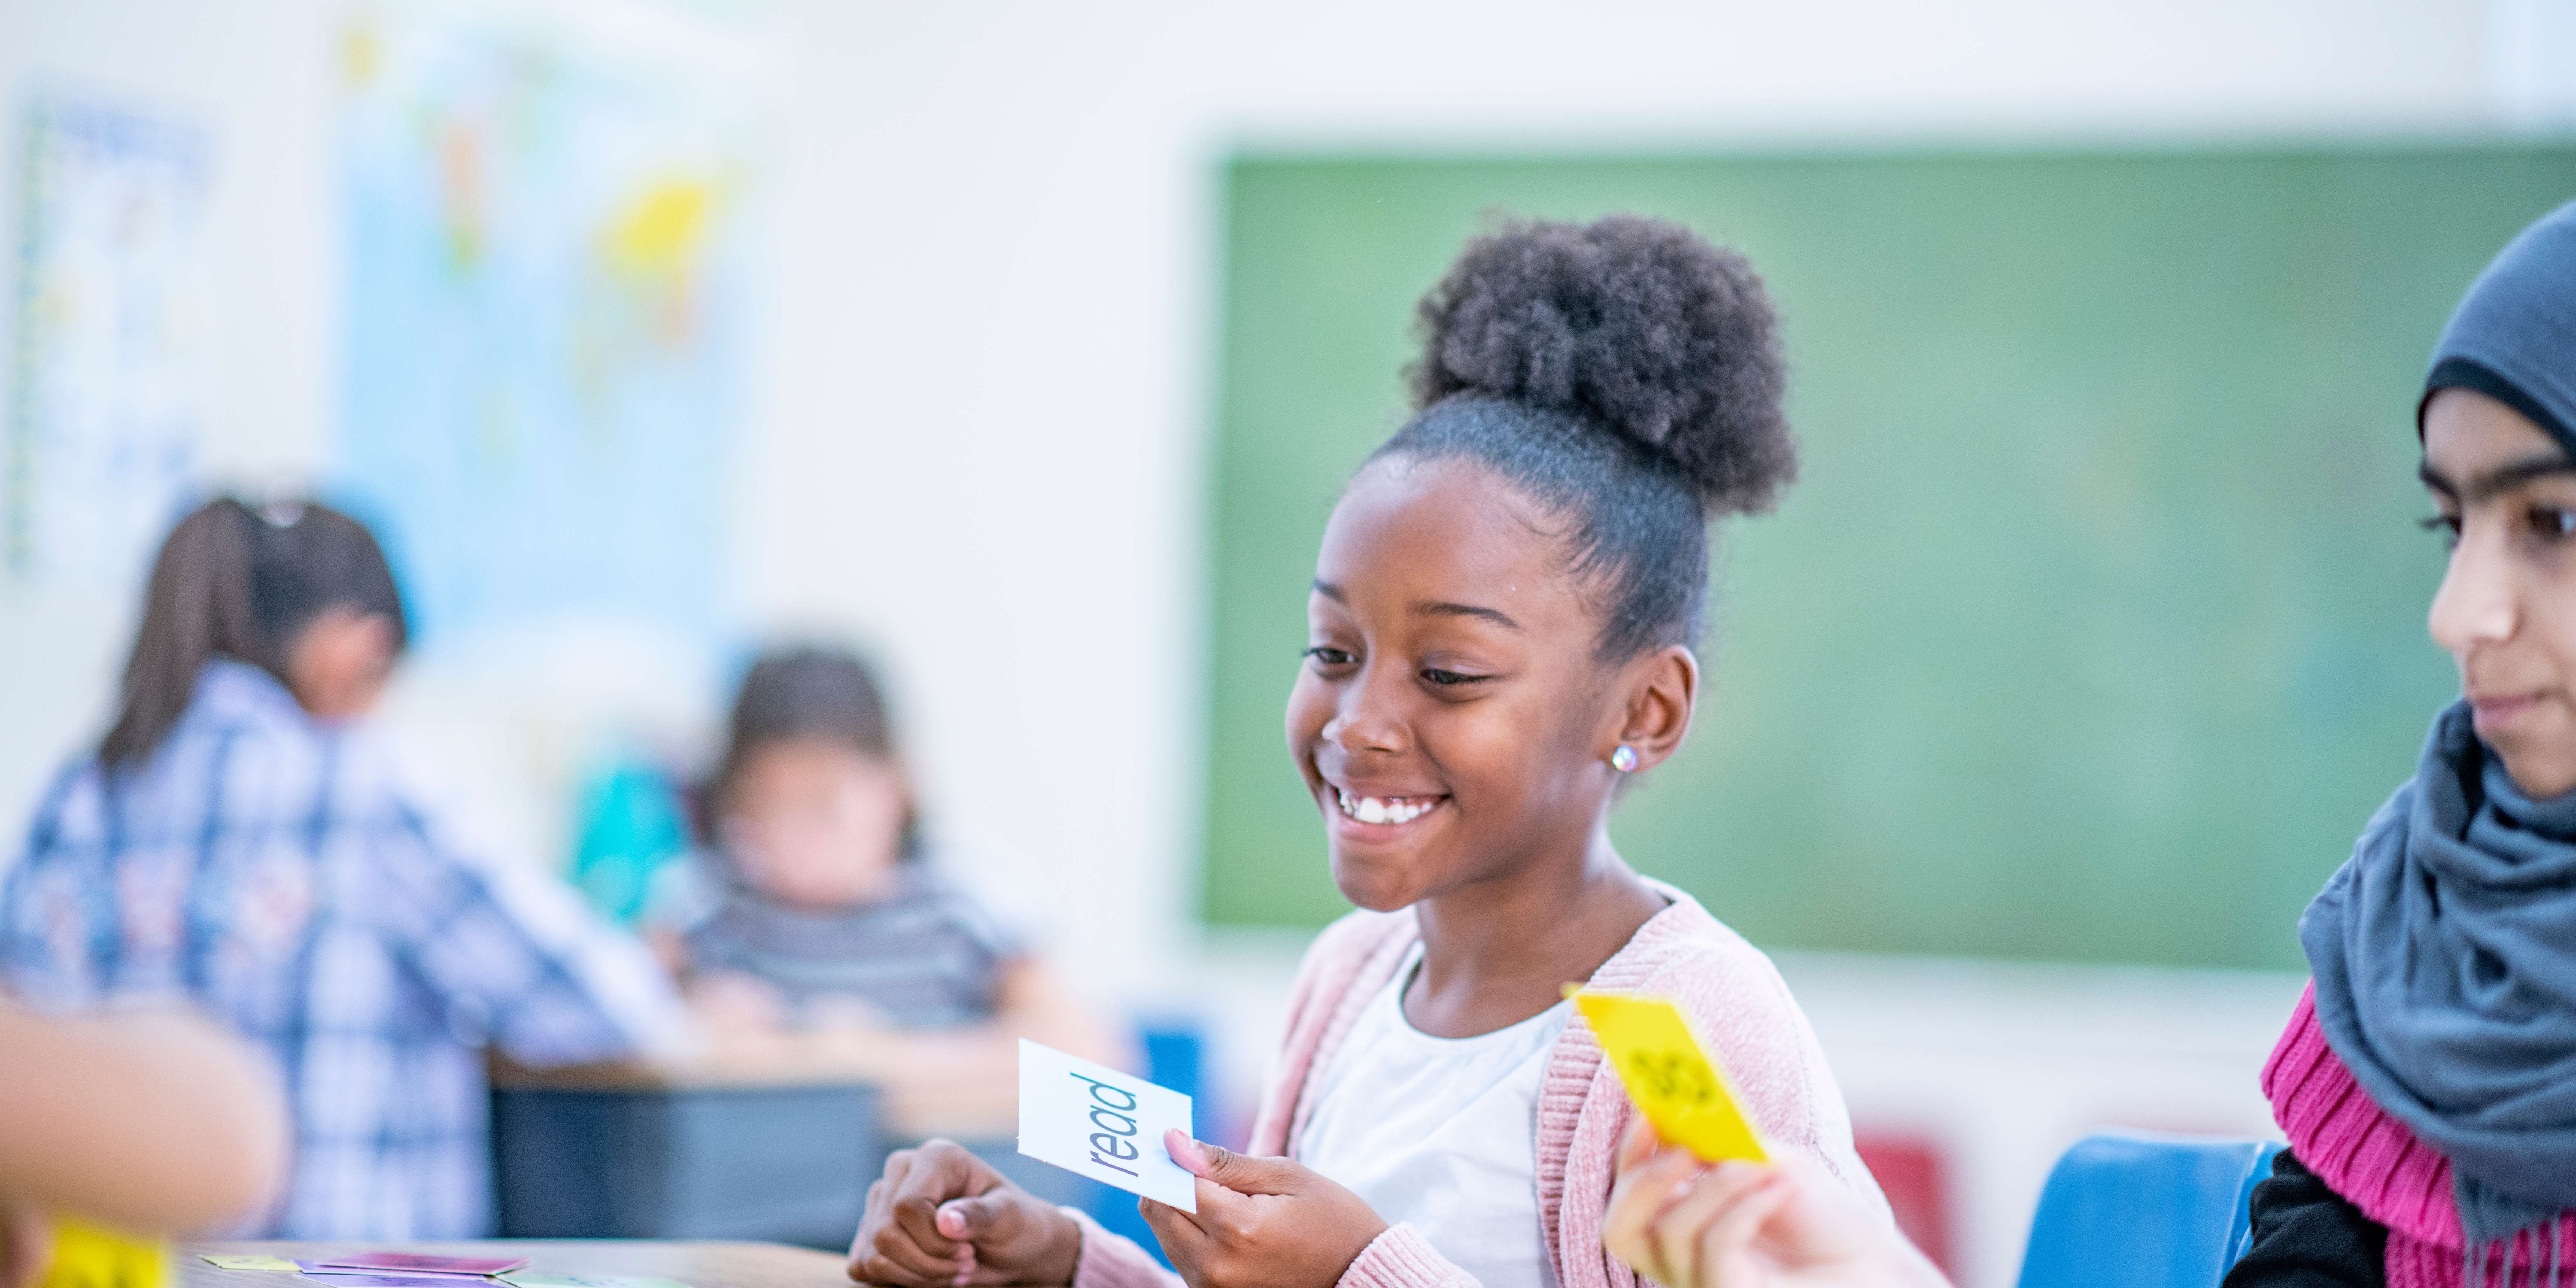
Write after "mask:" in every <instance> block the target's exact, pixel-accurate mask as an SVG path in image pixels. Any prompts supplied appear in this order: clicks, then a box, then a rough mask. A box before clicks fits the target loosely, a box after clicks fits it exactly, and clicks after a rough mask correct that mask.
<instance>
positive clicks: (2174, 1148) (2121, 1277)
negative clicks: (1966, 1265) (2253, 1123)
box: [2021, 1132, 2281, 1288]
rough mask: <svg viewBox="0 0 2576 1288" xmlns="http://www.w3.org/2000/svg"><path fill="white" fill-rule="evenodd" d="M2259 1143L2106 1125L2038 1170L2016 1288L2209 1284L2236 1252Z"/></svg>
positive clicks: (2262, 1154) (2264, 1157)
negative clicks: (2043, 1180)
mask: <svg viewBox="0 0 2576 1288" xmlns="http://www.w3.org/2000/svg"><path fill="white" fill-rule="evenodd" d="M2280 1149H2281V1147H2280V1146H2279V1145H2278V1144H2275V1143H2272V1142H2269V1141H2257V1140H2226V1139H2213V1138H2209V1137H2193V1136H2159V1135H2152V1134H2148V1133H2143V1132H2106V1133H2103V1134H2101V1135H2095V1136H2087V1137H2085V1138H2084V1139H2082V1140H2080V1141H2077V1142H2076V1143H2075V1145H2074V1147H2073V1148H2071V1149H2069V1150H2067V1151H2066V1153H2065V1156H2063V1157H2061V1158H2059V1159H2058V1160H2057V1166H2056V1168H2055V1169H2053V1170H2051V1171H2050V1172H2049V1174H2048V1185H2047V1187H2046V1188H2044V1189H2042V1190H2041V1191H2040V1194H2039V1211H2038V1212H2037V1213H2036V1214H2034V1215H2033V1216H2032V1218H2031V1223H2030V1246H2029V1248H2028V1250H2027V1251H2025V1252H2023V1254H2022V1263H2021V1288H2216V1285H2217V1284H2218V1281H2219V1280H2220V1279H2222V1278H2224V1277H2225V1276H2226V1274H2227V1269H2228V1267H2230V1266H2233V1265H2235V1264H2236V1259H2237V1258H2238V1257H2241V1256H2243V1255H2245V1245H2246V1243H2247V1242H2248V1240H2249V1238H2250V1236H2251V1232H2250V1230H2249V1229H2248V1228H2247V1222H2248V1219H2249V1212H2248V1206H2247V1205H2248V1204H2249V1202H2250V1201H2251V1200H2252V1198H2253V1194H2254V1183H2255V1182H2256V1181H2259V1180H2261V1179H2263V1178H2264V1177H2266V1176H2269V1175H2271V1172H2272V1155H2274V1154H2276V1153H2279V1152H2280Z"/></svg>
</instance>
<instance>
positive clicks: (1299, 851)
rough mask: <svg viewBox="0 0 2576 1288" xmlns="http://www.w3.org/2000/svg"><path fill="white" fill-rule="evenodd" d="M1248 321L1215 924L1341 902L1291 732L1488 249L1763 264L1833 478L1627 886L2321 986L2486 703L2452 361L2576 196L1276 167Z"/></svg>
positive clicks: (1793, 533)
mask: <svg viewBox="0 0 2576 1288" xmlns="http://www.w3.org/2000/svg"><path fill="white" fill-rule="evenodd" d="M1224 180H1225V182H1224V188H1225V197H1226V203H1227V204H1226V241H1225V261H1224V267H1225V285H1224V291H1225V295H1224V311H1223V328H1224V333H1223V344H1222V349H1221V361H1222V370H1221V372H1220V401H1219V405H1218V448H1217V452H1216V480H1215V508H1214V515H1215V523H1216V564H1215V569H1214V585H1213V587H1212V595H1211V602H1212V604H1213V610H1214V622H1213V629H1214V649H1213V658H1212V661H1213V673H1212V677H1211V678H1212V695H1211V697H1212V709H1211V720H1212V724H1211V727H1210V734H1211V763H1210V773H1209V779H1208V797H1207V807H1208V808H1207V833H1206V838H1205V856H1206V867H1205V884H1204V887H1203V890H1204V894H1203V899H1204V904H1205V912H1206V915H1207V916H1208V918H1209V919H1210V920H1211V921H1213V922H1216V923H1220V924H1273V925H1312V924H1318V923H1320V922H1322V921H1324V920H1327V919H1329V918H1330V917H1332V916H1334V915H1336V914H1338V913H1339V912H1341V911H1342V910H1343V909H1344V907H1345V905H1344V903H1343V902H1342V900H1341V898H1340V896H1339V895H1338V894H1337V893H1336V892H1335V891H1334V889H1333V886H1332V882H1331V879H1330V877H1329V875H1328V873H1327V871H1326V868H1325V861H1324V857H1323V843H1322V829H1321V825H1320V823H1319V822H1318V820H1317V819H1316V817H1315V813H1314V809H1313V807H1312V805H1311V804H1310V803H1309V802H1308V800H1307V798H1306V796H1305V794H1304V792H1303V790H1302V787H1301V785H1300V783H1299V780H1298V776H1297V774H1296V773H1295V771H1294V769H1293V767H1292V766H1291V764H1290V763H1289V760H1288V757H1287V753H1286V751H1285V749H1284V745H1283V739H1282V734H1281V730H1280V720H1281V713H1282V708H1283V704H1284V702H1285V699H1286V695H1287V691H1288V686H1289V683H1290V681H1291V679H1292V678H1293V676H1294V673H1295V668H1296V666H1297V665H1298V661H1297V652H1298V650H1299V648H1300V647H1302V646H1303V644H1304V642H1305V638H1304V629H1305V628H1304V622H1305V608H1304V604H1305V587H1306V583H1307V581H1308V580H1309V578H1310V577H1311V576H1312V574H1313V561H1314V552H1315V544H1316V539H1317V537H1318V535H1319V534H1320V533H1321V531H1322V528H1323V524H1324V520H1325V517H1326V516H1327V514H1328V513H1329V512H1330V510H1331V507H1332V503H1333V500H1334V498H1335V495H1336V493H1337V492H1338V490H1339V488H1340V486H1341V484H1342V482H1343V480H1344V478H1345V477H1346V475H1347V474H1348V472H1349V471H1350V470H1351V469H1352V468H1353V467H1354V466H1355V465H1356V464H1357V463H1358V462H1359V461H1360V460H1361V458H1362V457H1364V456H1365V455H1366V454H1367V452H1368V451H1369V449H1370V448H1371V447H1373V446H1374V445H1375V444H1376V443H1377V442H1379V441H1380V440H1381V439H1382V438H1383V437H1384V436H1385V435H1386V434H1387V433H1388V432H1389V431H1390V430H1392V429H1393V428H1394V427H1395V425H1396V424H1397V423H1399V421H1400V420H1401V418H1402V415H1403V411H1404V408H1403V403H1402V392H1401V386H1400V379H1399V374H1398V372H1399V369H1400V367H1401V366H1402V365H1403V364H1404V363H1405V362H1407V361H1409V360H1410V358H1411V348H1410V344H1411V337H1410V335H1409V329H1408V328H1409V324H1410V320H1411V317H1412V306H1413V302H1414V300H1415V298H1416V297H1417V296H1419V295H1420V294H1421V292H1422V291H1423V290H1424V289H1425V288H1426V287H1428V286H1429V285H1430V284H1431V283H1432V282H1433V281H1434V280H1435V279H1436V278H1437V277H1438V275H1439V274H1440V272H1441V271H1442V269H1443V268H1444V267H1445V266H1446V264H1447V263H1448V261H1449V259H1450V258H1451V256H1452V255H1454V254H1455V253H1456V251H1457V249H1458V246H1459V244H1460V242H1461V241H1462V240H1463V239H1464V238H1465V237H1467V236H1468V235H1469V234H1470V233H1471V232H1473V231H1474V230H1476V229H1477V228H1478V227H1479V226H1480V223H1481V221H1483V220H1484V219H1486V218H1489V217H1490V216H1491V215H1492V213H1493V212H1496V211H1506V212H1518V213H1528V214H1537V215H1544V216H1548V217H1553V218H1586V217H1591V216H1594V215H1598V214H1602V213H1605V212H1609V211H1614V210H1636V211H1642V212H1645V213H1649V214H1654V215H1660V216H1663V217H1666V218H1670V219H1676V220H1679V221H1681V222H1683V223H1686V224H1688V225H1690V226H1691V227H1694V228H1696V229H1699V230H1700V231H1701V232H1703V233H1705V234H1707V235H1708V236H1710V237H1713V238H1716V239H1718V240H1720V241H1723V242H1726V243H1728V244H1731V245H1733V246H1735V247H1737V248H1739V249H1741V250H1743V251H1744V252H1745V253H1746V254H1748V255H1750V256H1751V257H1752V259H1753V261H1754V262H1755V264H1756V265H1757V266H1758V267H1759V268H1760V269H1761V270H1762V271H1763V273H1764V275H1765V276H1766V277H1767V279H1768V280H1769V283H1770V286H1771V290H1772V293H1773V296H1774V299H1775V301H1776V302H1777V304H1778V306H1779V310H1780V313H1781V315H1782V318H1783V326H1784V332H1785V337H1786V343H1787V348H1788V352H1789V356H1790V360H1791V364H1792V393H1791V413H1792V418H1793V420H1794V423H1795V424H1796V425H1797V427H1798V431H1799V434H1800V436H1801V440H1802V443H1803V448H1804V461H1805V469H1804V473H1803V477H1802V479H1801V481H1800V483H1799V484H1798V485H1797V487H1796V488H1795V489H1794V490H1793V491H1792V492H1791V493H1790V494H1789V496H1788V499H1787V501H1786V502H1785V503H1784V504H1783V506H1782V507H1781V509H1780V511H1779V512H1778V513H1777V514H1776V515H1774V516H1771V517H1768V518H1763V519H1755V520H1748V521H1743V522H1739V523H1736V524H1733V525H1731V526H1729V527H1727V528H1725V529H1723V530H1722V531H1721V534H1720V540H1721V554H1720V557H1719V564H1720V569H1721V570H1720V573H1719V582H1720V590H1719V596H1720V598H1719V602H1720V603H1721V604H1722V606H1723V607H1722V611H1721V613H1720V621H1719V625H1718V627H1717V629H1716V631H1715V632H1714V633H1713V634H1712V637H1711V639H1710V641H1709V643H1708V646H1707V648H1706V649H1705V650H1704V651H1703V657H1704V659H1705V660H1707V661H1709V662H1710V664H1711V669H1712V678H1711V681H1710V683H1709V685H1708V687H1707V688H1706V690H1705V691H1704V696H1703V700H1702V703H1701V706H1700V709H1699V717H1698V722H1697V724H1696V726H1695V727H1694V731H1693V733H1692V735H1691V741H1690V743H1689V745H1688V746H1686V747H1685V748H1684V750H1683V751H1682V753H1681V755H1680V756H1679V757H1677V758H1676V759H1675V760H1674V761H1673V762H1672V763H1671V764H1670V765H1669V766H1667V767H1666V768H1664V769H1662V770H1661V771H1659V772H1658V773H1656V774H1655V775H1654V776H1653V778H1652V779H1651V780H1650V781H1647V782H1645V783H1643V784H1642V785H1641V790H1639V791H1637V792H1635V793H1634V794H1632V796H1631V797H1630V799H1629V800H1628V801H1627V802H1626V803H1625V804H1624V805H1623V806H1622V808H1621V810H1620V813H1619V815H1618V817H1617V820H1616V822H1615V823H1614V825H1613V835H1614V836H1615V837H1616V838H1617V840H1618V843H1619V845H1620V848H1621V851H1622V852H1623V853H1624V854H1626V855H1627V856H1628V858H1629V859H1630V861H1631V862H1633V863H1635V864H1636V865H1637V866H1638V867H1639V868H1641V869H1643V870H1644V871H1646V872H1649V873H1652V874H1655V875H1658V876H1661V877H1664V878H1666V879H1668V880H1671V881H1673V882H1675V883H1677V884H1679V885H1681V886H1683V887H1684V888H1686V889H1689V890H1691V891H1692V892H1693V893H1695V894H1696V895H1698V896H1699V897H1700V898H1701V899H1702V900H1703V901H1705V902H1706V903H1707V904H1708V905H1709V906H1710V908H1711V909H1713V910H1715V911H1716V912H1717V913H1718V915H1719V916H1721V917H1723V918H1725V919H1727V920H1728V921H1729V922H1731V923H1732V924H1734V925H1735V926H1736V927H1737V928H1738V929H1739V930H1741V931H1743V932H1744V933H1745V934H1746V935H1747V936H1749V937H1750V938H1752V939H1753V940H1754V941H1755V942H1756V943H1759V944H1762V945H1764V946H1766V947H1811V948H1827V949H1858V950H1886V951H1902V952H1930V953H1968V954H1979V955H1989V956H2005V957H2032V958H2059V959H2079V960H2098V961H2134V962H2157V963H2176V964H2190V965H2229V966H2265V967H2291V966H2296V965H2297V964H2298V963H2299V960H2300V959H2299V955H2298V948H2297V943H2296V940H2295V938H2294V936H2293V926H2294V923H2295V921H2296V919H2297V916H2298V912H2299V909H2300V908H2301V907H2302V906H2303V905H2304V904H2305V902H2306V901H2307V899H2308V897H2309V896H2310V895H2311V894H2312V893H2313V892H2314V890H2315V888H2316V887H2317V885H2318V883H2319V882H2320V881H2322V880H2323V878H2324V877H2325V876H2326V875H2327V874H2328V873H2329V872H2331V871H2332V870H2333V869H2334V867H2335V865H2336V864H2338V863H2340V862H2341V861H2342V860H2343V858H2344V857H2345V855H2346V854H2347V853H2348V852H2349V849H2350V846H2351V841H2352V837H2353V835H2354V834H2355V832H2356V831H2358V830H2359V828H2360V826H2361V824H2362V822H2363V821H2364V820H2365V819H2366V818H2367V817H2368V816H2369V814H2370V812H2371V810H2372V809H2373V808H2375V807H2376V806H2377V805H2378V804H2379V802H2380V801H2381V799H2382V798H2384V797H2385V796H2386V794H2387V793H2388V791H2389V790H2390V789H2391V788H2392V787H2393V786H2394V785H2395V784H2396V783H2397V782H2399V781H2400V780H2401V779H2402V778H2403V777H2404V776H2405V774H2406V773H2407V772H2408V770H2409V769H2410V768H2411V767H2412V765H2413V762H2414V757H2415V753H2416V749H2417V746H2418V744H2419V741H2420V739H2421V737H2422V735H2423V730H2424V728H2425V725H2426V723H2427V721H2428V720H2429V719H2430V717H2431V715H2432V713H2433V712H2434V710H2435V709H2436V708H2437V707H2438V706H2439V705H2440V704H2441V703H2442V702H2443V701H2445V700H2446V699H2447V698H2448V697H2449V696H2451V694H2452V693H2453V691H2454V690H2453V681H2452V676H2451V671H2450V664H2449V662H2448V660H2447V659H2446V658H2445V657H2443V655H2442V654H2441V653H2440V652H2439V651H2438V650H2436V649H2435V648H2434V647H2433V645H2432V644H2431V643H2430V642H2429V641H2428V640H2427V639H2426V637H2425V634H2424V629H2423V619H2424V611H2425V608H2426V605H2427V603H2428V602H2429V597H2430V595H2431V592H2432V589H2433V587H2434V585H2435V584H2436V582H2437V581H2438V579H2439V576H2440V572H2441V563H2442V557H2441V552H2440V548H2439V546H2438V544H2437V542H2436V540H2435V539H2434V538H2433V537H2430V536H2428V535H2426V534H2424V533H2422V532H2421V531H2419V530H2418V529H2417V528H2416V526H2415V522H2414V521H2415V520H2417V519H2418V518H2420V517H2422V515H2423V514H2424V513H2426V511H2427V506H2426V504H2425V502H2424V501H2423V499H2422V497H2421V495H2420V493H2419V490H2418V489H2417V487H2416V486H2415V485H2414V484H2413V483H2412V482H2411V479H2412V475H2413V468H2414V459H2415V436H2414V432H2413V408H2414V403H2415V391H2416V389H2417V386H2418V382H2419V381H2420V379H2421V377H2422V372H2423V366H2424V358H2425V354H2426V352H2427V350H2428V349H2429V347H2430V346H2431V344H2432V341H2433V338H2434V336H2435V335H2436V334H2437V332H2438V331H2439V329H2440V327H2441V324H2442V321H2443V319H2444V318H2445V317H2446V316H2447V315H2448V313H2449V311H2450V308H2451V305H2452V304H2453V302H2454V301H2455V300H2456V299H2457V298H2458V296H2459V294H2460V291H2461V290H2462V289H2463V288H2464V287H2465V286H2466V285H2467V284H2468V282H2469V280H2470V279H2471V278H2472V277H2473V276H2474V275H2475V274H2476V272H2477V270H2478V268H2479V267H2480V266H2481V265H2483V264H2484V263H2485V262H2486V260H2487V258H2488V257H2489V256H2490V255H2492V254H2493V253H2494V252H2495V250H2496V249H2497V248H2498V247H2500V246H2501V245H2502V244H2503V243H2504V241H2505V240H2506V239H2507V238H2508V237H2509V236H2511V235H2512V233H2513V232H2514V231H2515V230H2516V229H2518V228H2520V227H2521V226H2522V225H2523V224H2525V223H2527V222H2528V221H2530V220H2531V219H2532V218H2534V217H2535V216H2537V215H2539V214H2540V213H2542V212H2543V211H2546V210H2548V209H2549V208H2551V207H2552V206H2554V205H2556V204H2557V203H2559V202H2561V201H2564V200H2566V199H2568V198H2569V197H2571V196H2576V150H2571V149H2568V148H2563V147H2547V148H2543V147H2519V146H2516V147H2505V146H2495V147H2476V146H2462V147H2411V148H2402V149H2373V148H2359V149H2336V150H2305V151H2299V150H2238V151H2223V152H2189V153H2185V152H2111V153H2098V152H2088V153H2080V154H2077V153H2056V154H1992V153H1970V154H1901V155H1855V154H1840V155H1812V156H1810V155H1795V156H1791V155H1779V156H1773V155H1756V156H1673V157H1642V158H1641V157H1619V158H1572V159H1564V158H1531V159H1436V158H1435V159H1412V158H1387V157H1364V158H1348V157H1308V156H1244V157H1239V158H1236V159H1234V160H1233V161H1231V162H1230V163H1229V164H1228V165H1227V167H1226V170H1225V175H1224Z"/></svg>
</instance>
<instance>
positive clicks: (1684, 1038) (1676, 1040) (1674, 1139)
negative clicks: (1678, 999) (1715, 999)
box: [1568, 990, 1771, 1163]
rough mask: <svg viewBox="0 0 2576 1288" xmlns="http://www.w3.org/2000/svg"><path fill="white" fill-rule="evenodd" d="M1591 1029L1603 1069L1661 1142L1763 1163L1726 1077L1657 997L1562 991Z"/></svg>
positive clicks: (1713, 1156)
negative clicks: (1606, 1066)
mask: <svg viewBox="0 0 2576 1288" xmlns="http://www.w3.org/2000/svg"><path fill="white" fill-rule="evenodd" d="M1568 991H1569V993H1571V995H1572V996H1573V998H1574V1005H1575V1006H1576V1007H1577V1008H1579V1009H1580V1010H1581V1011H1582V1012H1583V1018H1584V1020H1585V1021H1586V1022H1588V1023H1590V1024H1591V1025H1592V1034H1593V1036H1594V1037H1596V1038H1598V1039H1599V1040H1600V1042H1601V1050H1602V1053H1603V1054H1604V1055H1605V1056H1607V1057H1608V1058H1609V1060H1610V1067H1612V1068H1614V1069H1617V1070H1618V1071H1619V1081H1620V1082H1622V1083H1624V1084H1626V1085H1627V1088H1628V1098H1629V1099H1630V1100H1632V1101H1635V1102H1636V1105H1637V1112H1639V1113H1642V1114H1644V1115H1645V1116H1646V1121H1647V1122H1650V1123H1653V1124H1654V1125H1655V1134H1656V1135H1658V1136H1661V1137H1663V1138H1664V1141H1665V1143H1667V1144H1672V1145H1679V1146H1681V1147H1683V1148H1684V1149H1687V1150H1689V1151H1690V1152H1692V1153H1694V1154H1697V1155H1699V1156H1700V1157H1701V1158H1703V1159H1705V1160H1707V1161H1709V1162H1712V1163H1720V1162H1724V1161H1726V1160H1728V1159H1731V1158H1740V1159H1743V1160H1745V1161H1747V1162H1754V1163H1767V1162H1769V1161H1771V1156H1770V1155H1768V1154H1766V1153H1764V1152H1763V1150H1762V1137H1761V1136H1760V1135H1759V1134H1758V1133H1756V1132H1755V1131H1754V1130H1753V1124H1752V1123H1751V1122H1748V1121H1746V1119H1745V1117H1744V1111H1743V1110H1742V1109H1739V1108H1737V1107H1736V1100H1735V1091H1734V1088H1733V1087H1731V1086H1729V1085H1728V1084H1727V1081H1726V1071H1725V1070H1723V1069H1720V1068H1718V1067H1717V1063H1716V1062H1715V1061H1713V1060H1711V1059H1709V1058H1708V1054H1707V1053H1706V1052H1705V1051H1703V1050H1702V1049H1701V1048H1700V1044H1699V1040H1698V1039H1697V1038H1695V1037H1693V1036H1692V1035H1691V1029H1690V1022H1689V1021H1687V1020H1685V1019H1683V1018H1682V1013H1681V1011H1680V1010H1679V1009H1677V1008H1675V1007H1674V1005H1673V1004H1672V1003H1670V1002H1667V1001H1665V1000H1663V999H1662V998H1657V997H1629V996H1626V995H1624V994H1619V993H1589V992H1575V991H1573V990H1568Z"/></svg>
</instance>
